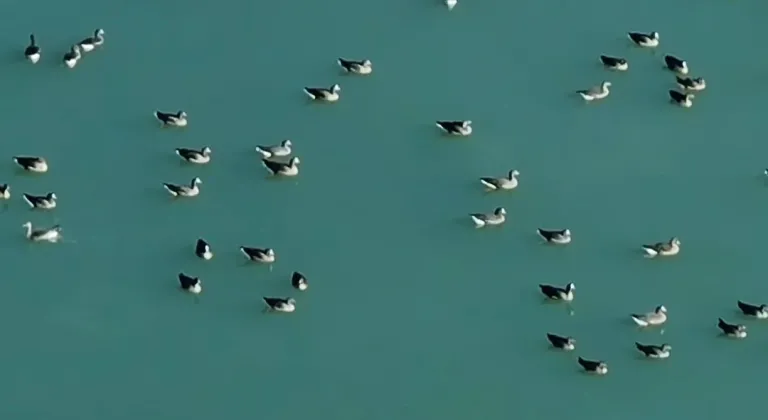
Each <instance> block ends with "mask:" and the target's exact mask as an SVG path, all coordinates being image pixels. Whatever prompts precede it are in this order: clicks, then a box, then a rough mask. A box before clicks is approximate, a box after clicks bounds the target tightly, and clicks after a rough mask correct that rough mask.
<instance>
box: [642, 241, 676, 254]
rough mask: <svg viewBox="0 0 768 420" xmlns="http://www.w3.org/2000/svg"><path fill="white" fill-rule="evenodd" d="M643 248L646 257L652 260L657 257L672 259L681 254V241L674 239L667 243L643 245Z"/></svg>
mask: <svg viewBox="0 0 768 420" xmlns="http://www.w3.org/2000/svg"><path fill="white" fill-rule="evenodd" d="M641 248H642V249H643V252H645V255H646V256H647V257H650V258H653V257H656V256H662V257H671V256H673V255H677V254H679V253H680V239H678V238H677V237H673V238H671V239H670V240H669V241H667V242H657V243H655V244H650V245H643V246H642V247H641Z"/></svg>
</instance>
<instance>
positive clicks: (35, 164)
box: [13, 156, 48, 173]
mask: <svg viewBox="0 0 768 420" xmlns="http://www.w3.org/2000/svg"><path fill="white" fill-rule="evenodd" d="M13 161H14V162H15V163H16V164H17V165H19V166H20V167H21V168H22V169H24V170H25V171H29V172H37V173H44V172H48V162H47V161H46V160H45V158H42V157H39V156H14V157H13Z"/></svg>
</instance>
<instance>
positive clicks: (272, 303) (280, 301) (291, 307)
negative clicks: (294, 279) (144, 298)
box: [178, 273, 300, 313]
mask: <svg viewBox="0 0 768 420" xmlns="http://www.w3.org/2000/svg"><path fill="white" fill-rule="evenodd" d="M297 274H298V275H299V276H300V274H299V273H294V276H296V275H297ZM178 278H179V284H180V285H181V288H182V289H183V290H185V291H187V292H189V293H192V294H193V295H195V296H197V295H199V294H200V293H202V292H203V282H202V281H201V280H200V278H199V277H193V276H190V275H187V274H184V273H179V275H178ZM262 299H263V300H264V303H265V304H266V305H267V307H266V309H267V310H271V311H276V312H287V313H290V312H294V311H295V310H296V300H295V299H293V298H285V297H267V296H264V297H263V298H262Z"/></svg>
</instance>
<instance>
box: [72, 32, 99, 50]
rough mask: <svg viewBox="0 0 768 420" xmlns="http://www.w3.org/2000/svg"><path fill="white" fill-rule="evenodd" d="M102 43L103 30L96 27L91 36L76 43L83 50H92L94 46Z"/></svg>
mask: <svg viewBox="0 0 768 420" xmlns="http://www.w3.org/2000/svg"><path fill="white" fill-rule="evenodd" d="M102 44H104V30H103V29H96V30H95V31H93V36H89V37H88V38H85V39H84V40H82V41H80V42H79V43H78V44H77V45H78V46H79V47H80V48H81V49H82V50H83V51H84V52H89V51H93V49H94V48H96V47H97V46H99V45H102Z"/></svg>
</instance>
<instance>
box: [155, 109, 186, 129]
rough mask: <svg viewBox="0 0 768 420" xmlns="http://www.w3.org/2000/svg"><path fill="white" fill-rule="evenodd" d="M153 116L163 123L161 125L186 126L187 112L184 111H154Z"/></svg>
mask: <svg viewBox="0 0 768 420" xmlns="http://www.w3.org/2000/svg"><path fill="white" fill-rule="evenodd" d="M153 115H154V116H155V118H157V119H158V120H160V122H161V123H163V126H168V125H169V126H173V127H186V126H187V113H186V112H184V111H177V112H175V113H171V112H162V111H155V113H154V114H153Z"/></svg>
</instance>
